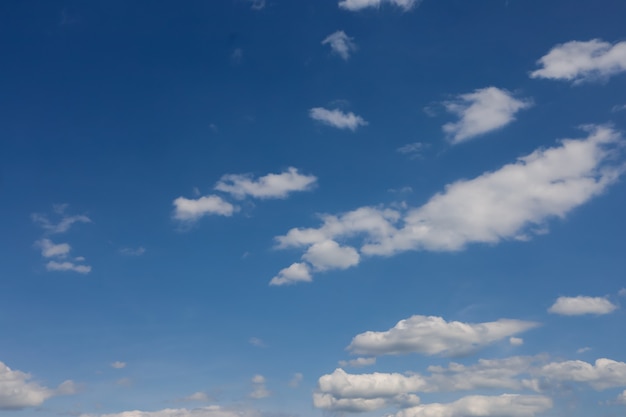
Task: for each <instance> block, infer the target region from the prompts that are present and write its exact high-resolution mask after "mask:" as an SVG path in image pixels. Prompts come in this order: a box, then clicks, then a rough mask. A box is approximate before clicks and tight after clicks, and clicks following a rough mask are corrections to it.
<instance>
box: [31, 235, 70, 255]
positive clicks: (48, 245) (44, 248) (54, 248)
mask: <svg viewBox="0 0 626 417" xmlns="http://www.w3.org/2000/svg"><path fill="white" fill-rule="evenodd" d="M35 246H37V247H39V248H40V249H41V256H43V257H44V258H65V257H66V256H67V254H68V253H70V250H71V247H70V245H69V244H67V243H59V244H55V243H53V242H52V241H51V240H50V239H40V240H38V241H37V242H35Z"/></svg>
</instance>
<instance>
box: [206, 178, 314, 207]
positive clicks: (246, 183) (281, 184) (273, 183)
mask: <svg viewBox="0 0 626 417" xmlns="http://www.w3.org/2000/svg"><path fill="white" fill-rule="evenodd" d="M316 182H317V178H316V177H315V176H313V175H302V174H300V173H299V172H298V170H297V169H296V168H293V167H290V168H288V169H287V170H286V171H285V172H282V173H280V174H267V175H265V176H263V177H260V178H258V179H254V178H252V177H251V176H250V175H242V174H228V175H224V176H223V177H222V178H221V179H220V181H219V182H218V183H217V185H216V186H215V189H216V190H218V191H222V192H225V193H229V194H231V195H233V196H234V197H236V198H245V197H248V196H249V197H254V198H261V199H266V198H286V197H287V196H288V195H289V193H292V192H296V191H308V190H310V189H311V188H313V186H314V185H315V183H316ZM212 197H213V196H212ZM204 198H206V197H204ZM218 198H219V197H218ZM227 210H229V211H228V213H229V214H225V212H224V213H221V212H220V213H219V214H224V215H230V214H232V206H231V207H230V208H228V209H227Z"/></svg>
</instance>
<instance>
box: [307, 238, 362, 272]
mask: <svg viewBox="0 0 626 417" xmlns="http://www.w3.org/2000/svg"><path fill="white" fill-rule="evenodd" d="M302 259H304V260H305V261H307V262H309V263H310V264H311V265H313V266H314V267H315V269H317V270H318V271H325V270H327V269H346V268H349V267H351V266H354V265H357V264H358V263H359V259H360V256H359V253H358V252H357V251H356V249H354V248H352V247H349V246H339V244H338V243H337V242H335V241H334V240H325V241H323V242H318V243H314V244H313V245H312V246H311V247H310V248H309V249H308V250H307V251H306V253H305V254H304V255H302Z"/></svg>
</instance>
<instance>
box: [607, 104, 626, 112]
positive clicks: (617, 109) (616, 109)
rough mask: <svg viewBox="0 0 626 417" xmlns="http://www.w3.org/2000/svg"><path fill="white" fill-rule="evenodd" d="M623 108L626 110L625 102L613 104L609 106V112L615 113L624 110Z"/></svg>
mask: <svg viewBox="0 0 626 417" xmlns="http://www.w3.org/2000/svg"><path fill="white" fill-rule="evenodd" d="M624 110H626V104H622V105H615V106H613V107H612V108H611V112H613V113H617V112H620V111H624Z"/></svg>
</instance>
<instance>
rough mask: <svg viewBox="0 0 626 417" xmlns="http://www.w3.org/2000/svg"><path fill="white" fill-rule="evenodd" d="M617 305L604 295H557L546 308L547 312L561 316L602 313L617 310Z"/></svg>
mask: <svg viewBox="0 0 626 417" xmlns="http://www.w3.org/2000/svg"><path fill="white" fill-rule="evenodd" d="M617 308H618V307H617V306H616V305H615V304H613V303H611V302H610V301H609V300H607V299H606V297H587V296H583V295H579V296H578V297H559V298H557V300H556V301H555V302H554V304H553V305H552V306H551V307H550V308H549V309H548V312H549V313H553V314H559V315H562V316H581V315H584V314H595V315H603V314H609V313H612V312H613V311H615V310H617Z"/></svg>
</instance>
